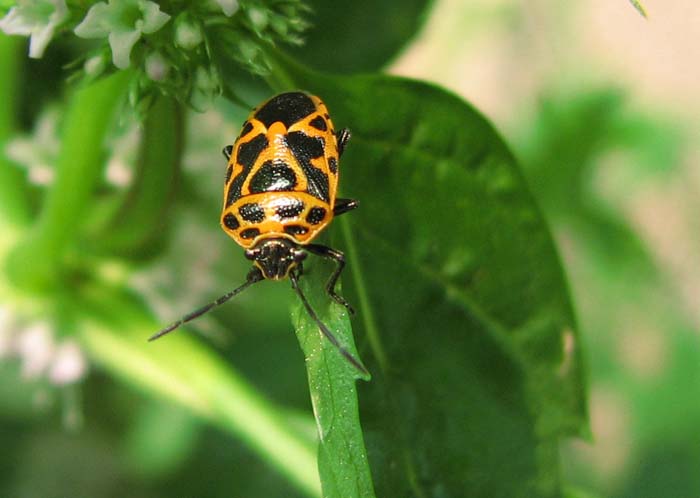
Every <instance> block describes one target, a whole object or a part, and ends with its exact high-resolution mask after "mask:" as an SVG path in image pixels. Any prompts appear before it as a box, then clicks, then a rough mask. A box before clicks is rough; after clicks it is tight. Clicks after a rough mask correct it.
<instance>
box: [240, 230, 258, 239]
mask: <svg viewBox="0 0 700 498" xmlns="http://www.w3.org/2000/svg"><path fill="white" fill-rule="evenodd" d="M258 235H260V230H258V229H257V228H246V229H245V230H241V238H242V239H254V238H255V237H257V236H258Z"/></svg>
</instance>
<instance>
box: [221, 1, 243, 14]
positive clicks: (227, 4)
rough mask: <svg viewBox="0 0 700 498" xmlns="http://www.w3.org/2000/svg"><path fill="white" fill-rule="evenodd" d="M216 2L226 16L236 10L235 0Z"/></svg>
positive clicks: (236, 3)
mask: <svg viewBox="0 0 700 498" xmlns="http://www.w3.org/2000/svg"><path fill="white" fill-rule="evenodd" d="M216 3H218V4H219V7H221V10H223V11H224V14H225V15H226V17H231V16H232V15H233V14H235V13H236V11H237V10H238V2H237V0H216Z"/></svg>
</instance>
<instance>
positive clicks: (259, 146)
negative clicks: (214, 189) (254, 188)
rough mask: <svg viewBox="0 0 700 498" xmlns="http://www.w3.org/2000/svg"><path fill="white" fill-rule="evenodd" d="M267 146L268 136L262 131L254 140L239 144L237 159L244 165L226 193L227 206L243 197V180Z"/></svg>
mask: <svg viewBox="0 0 700 498" xmlns="http://www.w3.org/2000/svg"><path fill="white" fill-rule="evenodd" d="M267 146H268V141H267V137H265V135H263V134H262V133H261V134H260V135H257V136H256V137H255V138H253V139H252V140H250V141H248V142H245V143H242V144H241V145H239V146H238V156H237V157H236V160H237V161H238V164H240V165H241V166H243V171H241V172H240V173H238V175H236V176H235V177H234V178H233V181H232V182H231V186H230V187H229V189H228V193H227V195H226V207H228V206H230V205H231V204H233V203H234V202H236V201H237V200H238V199H240V198H241V188H243V182H245V179H246V178H247V177H248V175H249V174H250V170H251V169H252V168H253V165H254V164H255V160H256V159H257V158H258V156H260V153H261V152H262V151H263V150H265V148H266V147H267Z"/></svg>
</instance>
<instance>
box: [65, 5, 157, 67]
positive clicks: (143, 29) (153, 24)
mask: <svg viewBox="0 0 700 498" xmlns="http://www.w3.org/2000/svg"><path fill="white" fill-rule="evenodd" d="M169 19H170V16H169V15H168V14H166V13H165V12H161V10H160V7H159V6H158V4H157V3H155V2H151V1H149V0H109V2H108V3H105V2H100V3H97V4H95V5H93V6H92V7H90V10H89V11H88V13H87V15H86V16H85V19H83V21H82V22H81V23H80V24H79V25H78V26H77V27H76V28H75V30H74V31H75V34H76V35H78V36H80V37H81V38H104V37H107V38H108V39H109V46H110V48H111V49H112V61H113V62H114V65H115V66H117V67H118V68H119V69H126V68H127V67H129V64H130V62H131V49H132V48H133V47H134V44H135V43H136V42H137V41H139V39H140V38H141V36H142V35H143V34H151V33H155V32H156V31H158V30H159V29H160V28H162V27H163V25H165V23H166V22H168V20H169Z"/></svg>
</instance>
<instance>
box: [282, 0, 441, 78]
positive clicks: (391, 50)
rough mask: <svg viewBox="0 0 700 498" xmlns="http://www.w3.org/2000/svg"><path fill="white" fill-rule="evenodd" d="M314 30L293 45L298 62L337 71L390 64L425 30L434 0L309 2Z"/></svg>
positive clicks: (374, 67)
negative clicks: (421, 30) (426, 20)
mask: <svg viewBox="0 0 700 498" xmlns="http://www.w3.org/2000/svg"><path fill="white" fill-rule="evenodd" d="M309 5H310V6H311V8H312V13H311V14H310V15H309V16H308V17H309V20H310V21H311V24H312V26H311V28H310V29H309V30H308V31H306V32H305V33H304V41H305V43H304V44H303V45H301V46H300V47H299V48H290V49H289V50H288V51H289V53H291V54H293V55H294V57H295V58H296V59H297V60H300V61H302V62H304V63H305V64H308V65H309V66H311V67H314V68H316V69H322V70H324V71H330V72H333V73H354V72H371V71H376V70H378V69H380V68H382V67H384V66H385V65H386V64H387V63H388V62H389V61H390V60H391V59H393V58H394V57H396V55H397V54H398V53H399V52H400V51H401V50H402V49H403V48H404V47H405V46H406V45H407V43H408V42H410V41H411V40H412V39H413V38H414V37H415V36H416V35H417V34H418V32H419V30H420V28H421V27H422V25H423V21H424V19H425V17H426V15H427V13H428V11H429V10H430V7H431V5H432V1H431V0H382V1H376V0H357V1H354V2H343V3H342V4H339V3H336V2H328V1H324V0H312V1H311V2H309Z"/></svg>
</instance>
